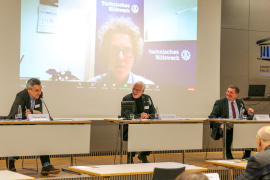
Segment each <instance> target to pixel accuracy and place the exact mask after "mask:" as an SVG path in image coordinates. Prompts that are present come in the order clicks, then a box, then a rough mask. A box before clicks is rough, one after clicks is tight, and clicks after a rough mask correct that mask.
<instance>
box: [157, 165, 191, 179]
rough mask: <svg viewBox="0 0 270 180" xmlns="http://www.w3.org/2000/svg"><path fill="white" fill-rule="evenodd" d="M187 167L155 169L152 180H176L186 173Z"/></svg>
mask: <svg viewBox="0 0 270 180" xmlns="http://www.w3.org/2000/svg"><path fill="white" fill-rule="evenodd" d="M185 169H186V167H181V168H157V167H156V168H155V169H154V174H153V179H152V180H164V179H166V180H174V179H175V178H176V177H177V176H178V175H179V174H181V173H182V172H184V171H185Z"/></svg>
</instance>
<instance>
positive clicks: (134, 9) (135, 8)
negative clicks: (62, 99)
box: [131, 4, 139, 14]
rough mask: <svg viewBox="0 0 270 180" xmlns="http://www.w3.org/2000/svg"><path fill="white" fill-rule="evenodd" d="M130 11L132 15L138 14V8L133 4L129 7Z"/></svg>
mask: <svg viewBox="0 0 270 180" xmlns="http://www.w3.org/2000/svg"><path fill="white" fill-rule="evenodd" d="M131 11H132V12H133V13H134V14H136V13H138V12H139V7H138V6H137V5H136V4H134V5H132V6H131Z"/></svg>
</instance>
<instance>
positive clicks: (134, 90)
mask: <svg viewBox="0 0 270 180" xmlns="http://www.w3.org/2000/svg"><path fill="white" fill-rule="evenodd" d="M133 91H142V90H141V89H135V88H133Z"/></svg>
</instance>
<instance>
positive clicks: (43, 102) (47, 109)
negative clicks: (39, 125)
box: [40, 98, 53, 121]
mask: <svg viewBox="0 0 270 180" xmlns="http://www.w3.org/2000/svg"><path fill="white" fill-rule="evenodd" d="M40 100H41V101H42V102H43V103H44V105H45V107H46V109H47V111H48V114H49V117H50V120H51V121H53V118H52V117H51V114H50V111H49V109H48V108H47V105H46V103H45V101H44V100H43V99H42V98H40Z"/></svg>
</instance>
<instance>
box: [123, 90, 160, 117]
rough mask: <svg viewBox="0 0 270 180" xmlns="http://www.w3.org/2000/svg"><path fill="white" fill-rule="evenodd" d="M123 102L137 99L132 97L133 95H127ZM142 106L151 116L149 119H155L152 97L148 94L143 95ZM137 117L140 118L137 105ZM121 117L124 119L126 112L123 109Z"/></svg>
mask: <svg viewBox="0 0 270 180" xmlns="http://www.w3.org/2000/svg"><path fill="white" fill-rule="evenodd" d="M122 101H135V99H134V98H133V96H132V93H130V94H128V95H126V96H125V97H124V98H123V100H122ZM142 102H143V104H142V106H143V108H142V109H143V112H145V113H148V114H149V115H150V117H149V119H154V118H155V106H154V104H153V101H152V99H151V97H150V96H148V95H146V94H142ZM134 114H135V117H136V118H140V116H141V115H140V113H139V112H138V110H137V108H136V104H135V113H134ZM121 116H122V117H124V116H125V115H124V111H123V110H122V109H121Z"/></svg>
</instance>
